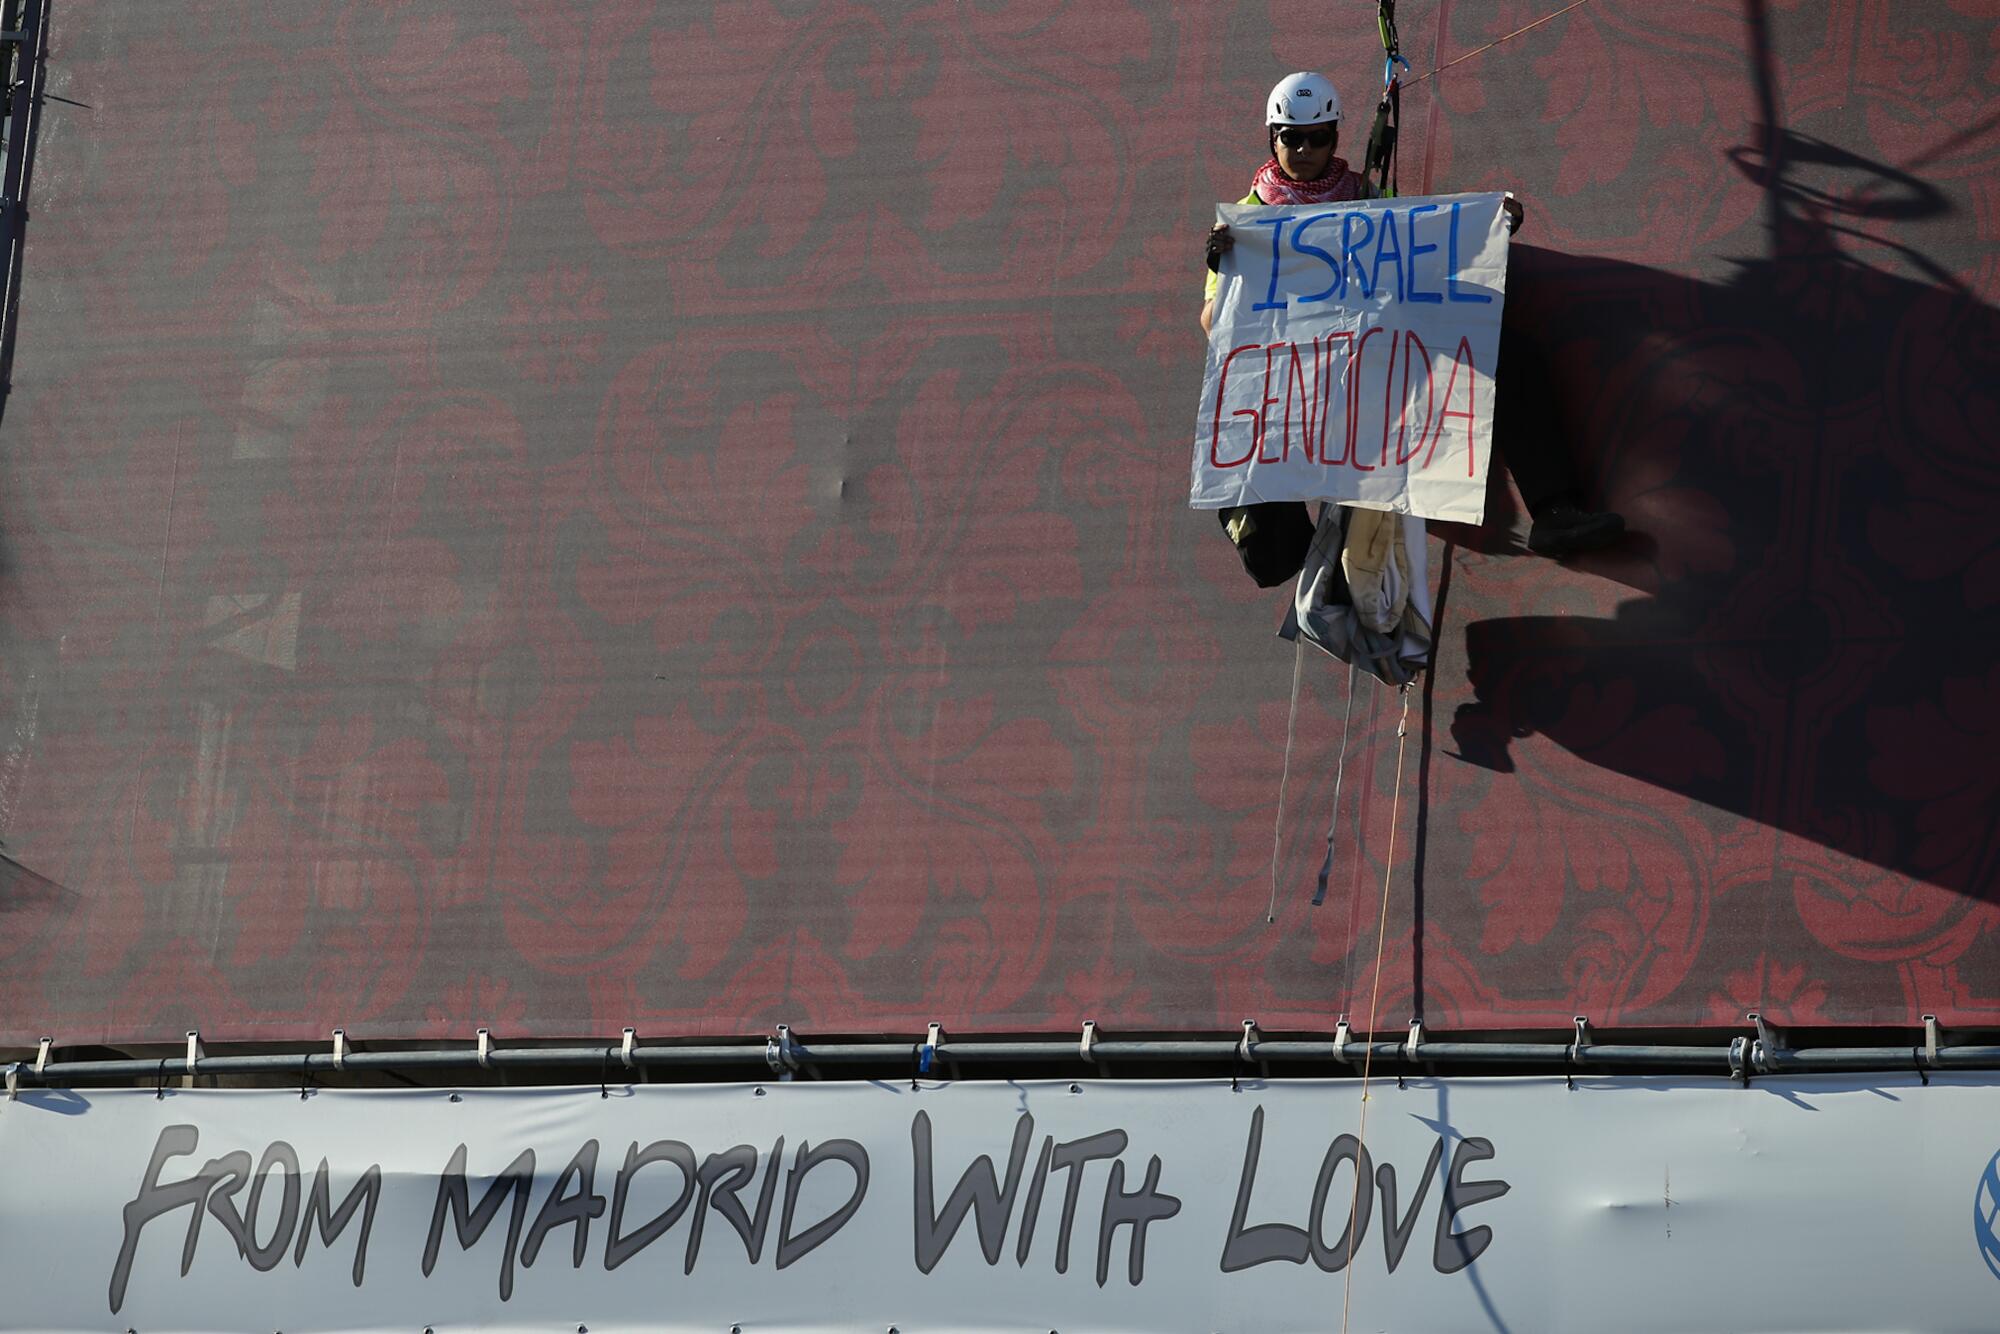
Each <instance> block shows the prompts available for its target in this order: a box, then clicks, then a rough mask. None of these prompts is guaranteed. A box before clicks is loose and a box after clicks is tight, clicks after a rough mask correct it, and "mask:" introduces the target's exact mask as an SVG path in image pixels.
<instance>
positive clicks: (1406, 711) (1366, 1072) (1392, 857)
mask: <svg viewBox="0 0 2000 1334" xmlns="http://www.w3.org/2000/svg"><path fill="white" fill-rule="evenodd" d="M1399 693H1401V695H1402V696H1403V713H1402V717H1401V718H1399V719H1398V720H1397V722H1396V785H1395V787H1393V788H1391V789H1390V791H1389V855H1388V856H1387V858H1385V859H1384V861H1383V865H1382V905H1381V907H1380V909H1379V910H1378V911H1377V913H1376V917H1375V980H1374V982H1373V983H1372V984H1371V986H1370V988H1369V994H1368V1028H1367V1030H1366V1031H1367V1034H1368V1040H1367V1046H1365V1047H1364V1048H1362V1053H1361V1116H1360V1119H1359V1123H1358V1124H1357V1125H1356V1126H1355V1128H1354V1142H1355V1146H1356V1147H1355V1154H1354V1199H1353V1200H1352V1202H1351V1203H1350V1204H1349V1206H1348V1213H1347V1224H1348V1226H1347V1263H1346V1265H1345V1266H1343V1270H1344V1274H1345V1282H1344V1284H1343V1286H1342V1290H1341V1295H1340V1331H1341V1334H1347V1312H1348V1306H1349V1302H1350V1300H1351V1299H1352V1298H1353V1296H1354V1244H1355V1240H1356V1238H1355V1233H1356V1231H1357V1230H1358V1229H1356V1228H1355V1226H1354V1220H1355V1219H1356V1218H1358V1217H1360V1214H1361V1191H1362V1189H1363V1186H1364V1184H1365V1185H1367V1186H1369V1187H1370V1188H1372V1186H1373V1183H1372V1182H1368V1183H1364V1182H1363V1181H1362V1179H1361V1175H1362V1174H1361V1163H1362V1155H1363V1154H1365V1153H1366V1152H1367V1149H1368V1080H1369V1077H1370V1075H1371V1074H1372V1073H1373V1071H1374V1065H1375V1020H1376V1017H1377V1006H1378V1005H1379V1003H1380V1002H1381V999H1382V946H1383V942H1384V941H1386V940H1387V939H1388V935H1389V885H1390V882H1391V881H1392V880H1393V879H1394V877H1395V874H1396V814H1397V810H1398V808H1399V807H1400V805H1401V803H1402V797H1403V753H1404V751H1405V750H1406V749H1407V748H1408V747H1407V745H1406V742H1407V740H1408V738H1409V735H1410V687H1409V686H1407V685H1405V686H1404V687H1403V688H1402V690H1401V691H1400V692H1399Z"/></svg>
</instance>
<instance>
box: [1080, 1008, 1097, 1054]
mask: <svg viewBox="0 0 2000 1334" xmlns="http://www.w3.org/2000/svg"><path fill="white" fill-rule="evenodd" d="M1076 1054H1077V1057H1078V1058H1079V1059H1080V1060H1082V1061H1084V1062H1085V1063H1086V1064H1089V1065H1096V1064H1097V1021H1096V1020H1095V1019H1086V1020H1084V1021H1083V1036H1082V1037H1080V1038H1078V1039H1077V1042H1076Z"/></svg>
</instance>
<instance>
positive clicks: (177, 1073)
mask: <svg viewBox="0 0 2000 1334" xmlns="http://www.w3.org/2000/svg"><path fill="white" fill-rule="evenodd" d="M923 1047H924V1044H921V1043H915V1042H909V1041H876V1042H829V1043H826V1044H823V1045H818V1046H815V1045H813V1044H810V1043H805V1042H801V1041H798V1040H797V1039H796V1038H793V1037H791V1036H790V1035H789V1034H787V1035H786V1037H785V1039H784V1045H783V1046H779V1045H778V1044H776V1043H773V1042H770V1041H768V1040H767V1041H763V1042H757V1043H750V1042H727V1043H714V1042H711V1043H699V1044H687V1045H658V1046H634V1047H633V1048H631V1049H630V1051H629V1053H628V1052H627V1051H626V1050H625V1049H624V1048H622V1047H621V1046H619V1045H616V1044H612V1045H606V1046H555V1047H528V1046H523V1047H502V1046H494V1045H491V1044H490V1043H488V1044H487V1045H486V1046H485V1048H484V1050H483V1052H482V1050H481V1049H480V1048H473V1047H453V1048H440V1049H426V1050H392V1051H355V1050H353V1049H352V1048H351V1047H345V1046H343V1047H342V1048H340V1049H339V1050H338V1051H333V1050H317V1051H308V1052H273V1053H256V1054H242V1055H219V1056H218V1055H208V1054H205V1053H202V1052H200V1051H199V1050H197V1051H196V1052H195V1054H194V1055H193V1057H192V1059H189V1058H188V1057H185V1056H178V1055H174V1056H161V1057H149V1058H134V1057H121V1058H114V1059H109V1060H72V1061H48V1062H45V1063H44V1064H43V1065H42V1067H41V1069H39V1070H37V1069H36V1068H35V1066H34V1064H33V1063H31V1062H28V1061H22V1062H17V1063H15V1064H13V1065H12V1066H11V1067H10V1068H9V1073H10V1074H11V1076H12V1079H13V1082H14V1083H15V1084H17V1085H27V1086H48V1087H55V1086H62V1085H66V1084H69V1083H72V1082H75V1081H80V1080H87V1081H92V1082H104V1081H119V1082H127V1083H133V1084H140V1085H144V1084H148V1083H155V1082H157V1083H159V1084H160V1085H162V1086H164V1085H165V1083H166V1081H167V1080H168V1079H176V1078H185V1077H188V1076H194V1077H201V1076H208V1077H211V1078H213V1077H222V1076H250V1075H255V1076H285V1077H290V1078H297V1079H300V1080H310V1079H311V1078H313V1077H314V1076H321V1075H329V1074H332V1073H334V1072H336V1071H338V1072H340V1073H342V1074H346V1073H348V1072H380V1073H386V1072H409V1073H422V1072H432V1073H442V1072H460V1071H475V1070H479V1069H482V1068H484V1069H493V1070H501V1071H507V1070H517V1071H552V1070H568V1071H571V1072H574V1073H575V1074H578V1075H582V1074H585V1073H588V1072H592V1071H595V1072H597V1073H599V1074H600V1075H601V1076H605V1077H608V1076H609V1075H610V1074H611V1073H612V1072H614V1071H615V1072H617V1074H618V1075H619V1076H620V1080H621V1082H622V1081H623V1079H624V1078H625V1077H627V1076H628V1075H629V1072H630V1071H631V1070H633V1069H648V1070H651V1069H680V1070H690V1069H697V1068H702V1067H708V1068H720V1069H723V1070H727V1071H729V1072H731V1073H732V1074H735V1075H742V1074H748V1073H751V1072H765V1073H777V1074H784V1075H789V1074H791V1073H793V1071H795V1070H803V1071H805V1072H806V1073H808V1074H812V1073H814V1071H815V1070H816V1068H817V1067H821V1066H825V1067H854V1066H873V1067H879V1068H888V1069H901V1070H908V1071H910V1072H911V1073H913V1074H914V1073H915V1072H916V1070H917V1069H918V1063H919V1059H920V1057H921V1055H922V1052H923ZM1746 1053H1747V1054H1746ZM932 1055H933V1060H934V1062H935V1064H934V1065H933V1066H932V1067H931V1069H932V1072H933V1077H940V1078H941V1077H944V1076H943V1072H944V1071H947V1070H949V1069H950V1068H951V1066H953V1065H967V1066H978V1067H983V1068H988V1069H990V1068H992V1067H994V1066H1004V1065H1008V1064H1012V1065H1016V1066H1024V1065H1026V1066H1047V1065H1054V1066H1058V1067H1063V1066H1069V1067H1080V1068H1081V1069H1082V1070H1084V1071H1087V1072H1089V1073H1092V1074H1095V1075H1100V1076H1116V1075H1118V1074H1120V1073H1129V1072H1130V1070H1131V1068H1132V1066H1133V1065H1135V1064H1152V1065H1156V1066H1157V1065H1198V1066H1200V1065H1205V1066H1209V1067H1213V1068H1214V1069H1215V1070H1216V1071H1217V1072H1224V1071H1240V1070H1241V1069H1242V1068H1243V1067H1244V1066H1245V1065H1246V1064H1255V1065H1257V1066H1259V1067H1263V1066H1288V1067H1292V1068H1294V1069H1298V1068H1307V1069H1310V1068H1314V1067H1325V1068H1326V1070H1327V1071H1328V1072H1329V1073H1352V1072H1353V1071H1354V1070H1356V1069H1358V1068H1359V1067H1360V1066H1361V1064H1362V1063H1363V1062H1364V1061H1365V1060H1372V1061H1374V1062H1375V1063H1377V1064H1381V1065H1385V1066H1388V1067H1389V1068H1391V1069H1395V1070H1398V1071H1403V1072H1407V1071H1408V1070H1410V1069H1412V1068H1417V1069H1422V1070H1424V1071H1425V1072H1426V1073H1436V1072H1437V1071H1439V1070H1440V1069H1452V1068H1456V1069H1461V1070H1463V1069H1467V1068H1474V1069H1478V1068H1487V1069H1491V1068H1495V1067H1506V1068H1515V1069H1519V1068H1528V1069H1534V1070H1546V1071H1550V1072H1556V1071H1578V1070H1593V1071H1600V1072H1601V1071H1604V1070H1610V1069H1622V1070H1627V1071H1654V1072H1684V1071H1712V1072H1714V1073H1716V1074H1718V1075H1721V1074H1729V1073H1735V1074H1737V1075H1739V1076H1743V1077H1745V1078H1752V1079H1754V1078H1755V1077H1756V1076H1760V1075H1768V1074H1779V1073H1808V1072H1850V1073H1852V1072H1862V1071H1883V1072H1897V1071H1910V1070H1917V1071H1930V1070H1944V1069H1950V1070H1982V1069H1985V1070H2000V1046H1991V1045H1965V1046H1955V1047H1938V1048H1936V1049H1935V1050H1934V1051H1927V1050H1926V1048H1925V1047H1923V1046H1921V1045H1912V1046H1857V1047H1801V1048H1787V1047H1782V1046H1777V1045H1773V1044H1768V1043H1764V1042H1758V1043H1756V1044H1754V1047H1752V1046H1751V1045H1750V1044H1747V1043H1746V1042H1745V1040H1744V1039H1741V1038H1738V1039H1735V1040H1734V1041H1733V1042H1732V1043H1731V1044H1729V1045H1718V1046H1687V1045H1668V1044H1659V1045H1654V1044H1648V1043H1584V1042H1578V1043H1562V1042H1472V1041H1434V1040H1422V1041H1418V1042H1416V1043H1415V1044H1414V1045H1412V1044H1411V1043H1410V1042H1408V1041H1407V1040H1383V1039H1381V1038H1373V1039H1359V1040H1356V1039H1349V1040H1347V1041H1344V1042H1331V1041H1307V1040H1298V1039H1271V1040H1256V1041H1251V1040H1247V1039H1246V1040H1241V1041H1229V1040H1227V1039H1213V1038H1163V1039H1100V1040H1097V1041H1095V1042H1091V1043H1087V1044H1080V1043H1078V1042H1076V1041H1072V1040H1064V1039H1037V1040H1007V1041H994V1042H981V1041H976V1040H967V1039H957V1040H954V1041H948V1042H940V1043H938V1044H937V1045H936V1047H935V1049H934V1050H933V1053H932ZM628 1058H629V1065H628V1064H627V1061H628ZM1121 1066H1122V1067H1124V1070H1123V1071H1121V1069H1120V1067H1121Z"/></svg>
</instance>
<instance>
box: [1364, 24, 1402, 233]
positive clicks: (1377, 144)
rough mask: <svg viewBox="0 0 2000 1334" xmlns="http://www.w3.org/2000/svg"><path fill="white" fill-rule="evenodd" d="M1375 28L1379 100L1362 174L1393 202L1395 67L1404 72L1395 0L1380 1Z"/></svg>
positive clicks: (1398, 99)
mask: <svg viewBox="0 0 2000 1334" xmlns="http://www.w3.org/2000/svg"><path fill="white" fill-rule="evenodd" d="M1376 26H1377V28H1378V29H1379V30H1380V32H1381V34H1382V56H1383V65H1382V100H1381V101H1379V102H1377V103H1376V104H1375V124H1374V125H1373V126H1372V127H1371V128H1370V129H1369V131H1368V152H1367V156H1366V157H1365V158H1364V159H1363V160H1362V167H1361V174H1362V176H1363V177H1364V178H1365V179H1366V180H1367V181H1368V184H1369V186H1370V188H1371V190H1372V192H1373V193H1374V195H1375V196H1376V197H1377V198H1379V199H1387V198H1392V197H1393V196H1394V195H1395V193H1396V189H1397V186H1398V184H1399V180H1398V176H1397V173H1396V131H1397V128H1398V127H1399V126H1400V125H1401V124H1402V120H1403V84H1402V79H1401V77H1400V76H1398V74H1397V73H1396V66H1398V65H1402V66H1403V67H1404V68H1405V69H1407V68H1408V67H1409V66H1408V63H1407V62H1405V61H1404V60H1403V52H1402V47H1401V42H1400V40H1399V39H1398V37H1397V35H1396V0H1380V4H1378V5H1377V6H1376Z"/></svg>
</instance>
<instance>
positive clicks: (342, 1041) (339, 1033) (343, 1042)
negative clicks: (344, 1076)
mask: <svg viewBox="0 0 2000 1334" xmlns="http://www.w3.org/2000/svg"><path fill="white" fill-rule="evenodd" d="M346 1064H347V1030H346V1029H344V1028H336V1029H334V1030H333V1068H334V1069H336V1070H339V1069H341V1068H342V1067H343V1066H345V1065H346Z"/></svg>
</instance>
